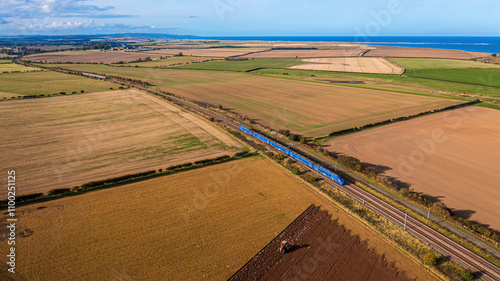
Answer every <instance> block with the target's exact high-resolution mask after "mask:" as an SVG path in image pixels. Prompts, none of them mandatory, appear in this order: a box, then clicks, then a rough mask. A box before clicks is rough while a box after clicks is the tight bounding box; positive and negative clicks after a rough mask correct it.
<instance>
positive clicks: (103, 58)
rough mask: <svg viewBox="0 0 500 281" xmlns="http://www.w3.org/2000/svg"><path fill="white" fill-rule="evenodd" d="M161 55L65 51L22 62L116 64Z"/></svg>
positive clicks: (32, 57)
mask: <svg viewBox="0 0 500 281" xmlns="http://www.w3.org/2000/svg"><path fill="white" fill-rule="evenodd" d="M160 56H162V55H161V54H156V53H149V52H125V51H105V52H98V51H65V52H54V53H41V54H35V55H29V56H25V57H23V59H24V60H30V61H37V62H45V61H46V62H48V63H64V62H81V63H101V62H102V63H116V62H120V61H123V62H130V61H136V60H138V59H145V58H147V57H150V58H151V59H157V58H159V57H160Z"/></svg>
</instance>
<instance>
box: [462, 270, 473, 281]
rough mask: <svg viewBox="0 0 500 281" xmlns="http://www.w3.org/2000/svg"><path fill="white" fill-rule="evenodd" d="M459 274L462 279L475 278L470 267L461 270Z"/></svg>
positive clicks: (470, 279) (468, 280) (470, 280)
mask: <svg viewBox="0 0 500 281" xmlns="http://www.w3.org/2000/svg"><path fill="white" fill-rule="evenodd" d="M460 275H462V279H463V280H465V281H472V280H476V276H474V273H472V271H471V270H470V269H466V270H464V271H462V273H461V274H460Z"/></svg>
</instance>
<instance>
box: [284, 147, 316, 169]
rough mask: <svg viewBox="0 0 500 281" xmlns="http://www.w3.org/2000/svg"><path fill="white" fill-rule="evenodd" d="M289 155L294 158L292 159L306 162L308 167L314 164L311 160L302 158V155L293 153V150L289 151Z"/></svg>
mask: <svg viewBox="0 0 500 281" xmlns="http://www.w3.org/2000/svg"><path fill="white" fill-rule="evenodd" d="M290 156H292V158H294V159H296V160H298V161H300V162H302V163H304V164H306V165H307V166H309V167H311V168H312V167H313V165H314V164H313V162H311V161H309V160H307V159H305V158H303V157H302V156H300V155H298V154H296V153H294V152H291V151H290Z"/></svg>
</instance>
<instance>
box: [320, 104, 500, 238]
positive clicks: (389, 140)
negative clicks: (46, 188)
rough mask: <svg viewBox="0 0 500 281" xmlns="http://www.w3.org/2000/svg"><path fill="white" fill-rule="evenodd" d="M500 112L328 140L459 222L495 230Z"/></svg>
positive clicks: (474, 110)
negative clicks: (436, 202)
mask: <svg viewBox="0 0 500 281" xmlns="http://www.w3.org/2000/svg"><path fill="white" fill-rule="evenodd" d="M499 138H500V112H499V111H498V110H494V109H489V108H482V107H467V108H463V109H459V110H454V111H451V112H445V113H439V114H435V115H431V116H426V117H422V118H418V119H414V120H410V121H405V122H400V123H396V124H391V125H387V126H384V127H381V128H377V129H373V130H368V131H364V132H359V133H356V134H353V135H348V136H343V137H339V138H335V139H332V140H330V141H328V142H327V143H326V145H329V146H330V149H331V150H332V151H336V152H340V153H342V154H346V155H351V156H354V157H356V158H358V159H360V160H361V161H363V162H366V163H370V164H373V165H375V168H377V167H379V168H378V169H379V172H383V173H385V174H386V175H388V176H390V177H394V178H397V179H398V180H400V181H402V182H405V183H407V184H409V185H410V187H411V188H413V189H414V190H415V191H417V192H421V193H422V194H423V195H426V196H429V197H430V198H434V200H439V201H442V202H444V203H445V204H446V205H447V206H448V207H450V208H452V210H453V211H454V212H455V213H457V214H458V215H460V216H463V217H465V218H470V219H471V220H475V221H478V222H480V223H483V224H487V225H490V226H491V227H492V228H494V229H497V230H499V229H500V219H499V217H498V210H500V190H499V189H498V188H497V186H498V183H497V182H498V180H497V178H498V174H499V173H500V161H499V159H500V149H499V146H498V139H499Z"/></svg>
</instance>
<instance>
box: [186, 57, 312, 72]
mask: <svg viewBox="0 0 500 281" xmlns="http://www.w3.org/2000/svg"><path fill="white" fill-rule="evenodd" d="M305 63H307V62H303V61H302V60H300V59H253V60H243V61H227V60H223V61H210V62H204V63H196V64H187V65H182V66H178V67H177V68H185V69H207V70H228V71H249V70H253V69H257V68H287V67H290V66H294V65H300V64H305Z"/></svg>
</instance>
